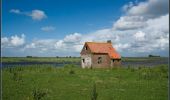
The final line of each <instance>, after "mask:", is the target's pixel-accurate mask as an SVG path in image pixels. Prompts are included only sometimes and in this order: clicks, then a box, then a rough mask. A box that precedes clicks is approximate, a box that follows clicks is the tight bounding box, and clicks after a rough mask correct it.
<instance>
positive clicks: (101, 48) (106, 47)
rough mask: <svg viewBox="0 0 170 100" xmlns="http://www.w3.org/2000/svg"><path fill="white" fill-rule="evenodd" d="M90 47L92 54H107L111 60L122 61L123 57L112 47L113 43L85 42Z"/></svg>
mask: <svg viewBox="0 0 170 100" xmlns="http://www.w3.org/2000/svg"><path fill="white" fill-rule="evenodd" d="M85 44H87V45H88V47H89V48H90V50H91V52H92V53H107V54H108V55H109V57H110V58H111V59H113V58H114V59H120V58H121V56H120V55H119V53H118V52H117V51H116V50H115V48H113V47H112V44H111V43H107V42H106V43H100V42H85Z"/></svg>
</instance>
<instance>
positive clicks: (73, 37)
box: [63, 33, 81, 42]
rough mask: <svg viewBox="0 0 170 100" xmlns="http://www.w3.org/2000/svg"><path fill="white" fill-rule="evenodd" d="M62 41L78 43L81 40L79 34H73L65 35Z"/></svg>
mask: <svg viewBox="0 0 170 100" xmlns="http://www.w3.org/2000/svg"><path fill="white" fill-rule="evenodd" d="M63 40H64V42H78V41H80V40H81V34H80V33H73V34H70V35H67V36H66V37H65V38H64V39H63Z"/></svg>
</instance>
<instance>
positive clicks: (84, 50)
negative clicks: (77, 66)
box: [81, 45, 91, 55]
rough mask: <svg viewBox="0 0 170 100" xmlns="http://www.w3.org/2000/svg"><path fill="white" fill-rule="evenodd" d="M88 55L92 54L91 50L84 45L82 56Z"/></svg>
mask: <svg viewBox="0 0 170 100" xmlns="http://www.w3.org/2000/svg"><path fill="white" fill-rule="evenodd" d="M85 47H87V50H86V49H85ZM86 54H91V51H90V48H89V47H88V46H87V45H84V47H83V49H82V51H81V55H86Z"/></svg>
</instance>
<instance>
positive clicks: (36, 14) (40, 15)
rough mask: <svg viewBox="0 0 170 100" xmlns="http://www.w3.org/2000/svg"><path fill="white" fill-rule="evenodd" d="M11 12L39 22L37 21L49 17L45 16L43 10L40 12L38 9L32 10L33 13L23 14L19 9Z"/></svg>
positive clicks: (24, 12)
mask: <svg viewBox="0 0 170 100" xmlns="http://www.w3.org/2000/svg"><path fill="white" fill-rule="evenodd" d="M9 12H10V13H14V14H20V15H25V16H29V17H31V18H32V19H33V20H37V21H40V20H42V19H45V18H47V15H46V14H45V12H44V11H42V10H38V9H36V10H32V11H31V12H26V11H22V12H21V11H20V10H19V9H11V10H10V11H9Z"/></svg>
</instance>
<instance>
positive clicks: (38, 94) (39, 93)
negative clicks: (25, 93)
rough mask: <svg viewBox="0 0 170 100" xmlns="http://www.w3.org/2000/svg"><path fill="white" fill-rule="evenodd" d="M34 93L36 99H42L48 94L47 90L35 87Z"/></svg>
mask: <svg viewBox="0 0 170 100" xmlns="http://www.w3.org/2000/svg"><path fill="white" fill-rule="evenodd" d="M32 95H33V99H34V100H41V99H42V98H43V97H44V96H46V95H47V91H43V90H40V89H39V88H34V89H33V91H32Z"/></svg>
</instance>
